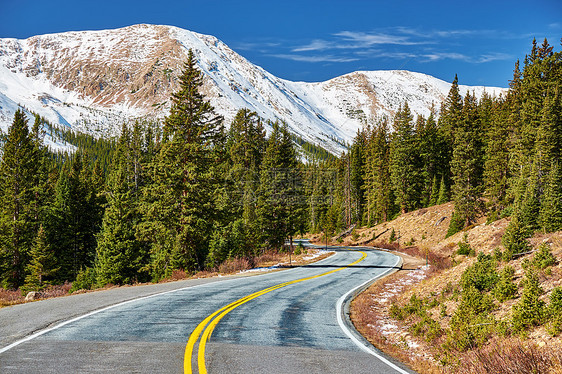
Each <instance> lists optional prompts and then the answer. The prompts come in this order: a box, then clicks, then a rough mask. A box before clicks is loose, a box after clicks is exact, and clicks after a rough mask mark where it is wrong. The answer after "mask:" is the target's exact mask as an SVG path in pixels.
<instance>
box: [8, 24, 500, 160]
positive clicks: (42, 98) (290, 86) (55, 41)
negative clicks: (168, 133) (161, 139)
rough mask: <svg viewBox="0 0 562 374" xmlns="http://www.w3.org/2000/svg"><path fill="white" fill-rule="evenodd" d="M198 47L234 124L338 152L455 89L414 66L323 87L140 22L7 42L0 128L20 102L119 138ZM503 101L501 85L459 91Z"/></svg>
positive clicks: (161, 111) (212, 90)
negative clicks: (259, 120)
mask: <svg viewBox="0 0 562 374" xmlns="http://www.w3.org/2000/svg"><path fill="white" fill-rule="evenodd" d="M189 49H192V50H193V52H194V54H195V56H196V59H197V64H198V67H199V69H200V70H201V71H202V72H203V74H204V86H203V91H204V92H203V93H204V94H205V95H206V96H207V98H208V99H209V100H210V101H211V104H212V105H213V106H214V107H215V109H216V111H217V112H218V113H219V114H222V115H223V116H224V117H225V121H226V124H227V125H228V124H229V123H230V121H231V120H232V118H234V115H235V114H236V111H237V110H238V109H241V108H248V109H251V110H253V111H256V112H257V113H258V114H259V115H260V116H261V117H263V118H264V119H266V120H271V121H275V120H283V121H285V122H287V124H288V126H289V130H290V131H291V132H292V133H294V134H296V135H298V136H300V137H301V138H303V139H305V140H307V141H309V142H311V143H313V144H317V145H322V146H324V147H325V148H327V149H328V150H329V151H331V152H332V153H340V152H341V151H343V150H344V149H345V147H344V146H343V145H342V144H344V143H346V142H348V143H349V142H351V139H352V138H353V136H355V134H356V133H357V130H359V129H360V128H362V127H363V126H364V125H366V124H373V123H375V122H376V120H377V118H380V117H383V116H388V117H391V116H392V115H393V113H394V112H395V111H396V110H397V109H398V107H399V105H401V104H402V103H403V102H404V101H405V100H406V101H408V103H409V105H410V108H411V109H412V112H413V113H414V114H421V115H425V116H427V115H428V114H429V112H430V108H431V106H432V105H434V106H438V105H439V104H440V102H441V101H442V100H443V99H444V97H445V96H446V94H447V92H448V90H449V88H450V85H451V84H450V83H448V82H445V81H442V80H439V79H437V78H434V77H431V76H428V75H425V74H422V73H414V72H409V71H406V70H385V71H357V72H352V73H349V74H345V75H342V76H339V77H335V78H332V79H330V80H328V81H325V82H292V81H288V80H284V79H282V78H279V77H276V76H274V75H273V74H271V73H269V72H267V71H266V70H265V69H263V68H262V67H260V66H256V65H254V64H252V63H251V62H249V61H248V60H247V59H245V58H244V57H242V56H241V55H239V54H237V53H236V52H234V51H233V50H232V49H230V48H229V47H228V46H227V45H226V44H225V43H223V42H222V41H220V40H219V39H218V38H216V37H214V36H212V35H204V34H199V33H196V32H192V31H188V30H184V29H181V28H178V27H175V26H163V25H148V24H139V25H132V26H127V27H124V28H119V29H114V30H96V31H71V32H65V33H55V34H46V35H38V36H33V37H30V38H27V39H13V38H9V39H0V128H1V129H3V131H6V129H7V127H8V126H9V124H10V123H11V121H12V118H13V113H14V112H15V110H16V109H17V107H18V105H22V106H24V107H25V108H27V109H28V110H29V111H30V112H31V111H33V112H35V113H38V114H40V115H42V116H44V117H45V118H47V120H49V121H50V122H52V123H54V124H58V125H63V126H67V127H70V128H73V129H76V130H79V131H82V132H86V133H91V134H93V135H96V136H111V135H115V134H117V133H118V131H119V129H120V127H121V123H122V122H123V121H133V120H135V119H139V118H148V119H152V120H159V119H161V118H163V117H164V116H165V115H166V114H167V112H168V109H169V97H170V94H171V93H172V92H173V91H174V90H175V89H176V88H177V77H178V75H179V73H180V72H181V68H182V66H183V63H184V61H185V59H186V54H187V51H188V50H189ZM460 89H461V92H462V93H463V94H464V93H465V92H466V91H467V90H473V91H474V92H475V94H476V96H477V97H481V95H482V94H483V92H485V91H486V92H488V93H489V94H491V95H493V96H495V95H499V94H501V93H502V92H504V91H505V89H502V88H496V87H482V86H474V87H469V86H461V87H460Z"/></svg>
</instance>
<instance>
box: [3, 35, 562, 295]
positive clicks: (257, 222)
mask: <svg viewBox="0 0 562 374" xmlns="http://www.w3.org/2000/svg"><path fill="white" fill-rule="evenodd" d="M561 59H562V53H560V52H554V51H553V48H552V47H551V46H550V45H549V44H548V42H547V41H546V40H545V42H544V43H543V44H542V45H540V46H539V45H537V43H536V42H535V41H533V46H532V50H531V53H530V54H529V55H527V56H526V58H525V60H524V65H523V68H522V69H520V66H519V63H517V64H516V67H515V71H514V77H513V80H512V81H511V82H510V89H509V91H508V93H507V94H506V95H504V96H500V97H491V96H490V95H487V94H484V95H483V96H482V97H481V98H480V99H479V100H477V98H476V97H475V95H474V94H473V93H471V92H468V93H467V94H466V95H465V96H464V97H462V96H461V94H460V92H459V86H458V79H457V77H455V79H454V81H453V84H452V86H451V89H450V92H449V94H448V96H447V98H446V99H445V101H444V102H443V103H442V104H441V107H440V108H439V112H437V109H436V108H433V110H432V114H431V115H430V116H429V117H427V118H424V117H422V116H418V117H417V118H414V116H413V115H412V113H411V111H410V109H409V106H408V103H407V102H405V103H403V104H402V105H401V107H400V108H399V110H398V111H397V112H396V114H395V116H394V117H393V118H392V119H389V118H382V119H380V120H379V121H378V122H377V123H376V124H374V125H372V126H367V127H366V128H364V129H363V130H361V131H359V132H358V133H357V136H356V137H355V139H354V140H353V142H352V144H350V145H349V146H348V151H347V152H345V153H343V154H342V155H340V156H339V157H333V156H331V155H329V154H328V153H327V152H326V151H324V150H323V149H321V148H320V147H318V146H314V145H312V144H310V143H307V142H305V141H304V140H302V139H299V138H295V137H294V136H292V135H291V134H290V133H289V131H288V129H287V126H286V125H285V124H283V123H278V122H276V123H270V124H269V125H270V126H271V128H272V131H271V133H270V135H269V137H267V136H266V133H265V129H264V125H265V123H264V120H263V119H261V118H260V117H259V116H258V115H257V114H256V113H255V112H251V111H250V110H247V109H242V110H240V111H239V112H238V113H237V115H236V117H235V118H234V120H233V122H232V123H231V124H230V127H229V130H228V131H227V130H226V129H225V128H224V121H223V119H222V117H220V116H218V115H217V114H216V113H215V111H214V108H213V107H212V106H211V105H210V103H209V102H208V101H207V100H206V99H205V97H204V96H203V95H202V94H201V93H200V91H199V88H200V87H201V85H202V73H201V72H200V71H199V70H198V69H197V68H196V62H195V58H194V56H193V54H192V53H190V54H189V56H188V60H187V63H186V64H185V67H184V70H183V72H182V75H181V76H180V78H179V79H180V89H179V90H178V91H177V92H176V93H174V94H173V95H172V97H171V101H172V106H171V109H170V113H169V115H168V116H167V117H166V118H165V119H164V123H163V125H162V126H158V125H155V124H149V123H134V124H132V125H126V124H124V125H123V126H122V129H121V134H120V137H119V138H118V139H115V140H103V139H99V140H95V139H93V138H91V137H90V138H89V137H88V136H86V135H77V134H73V133H69V134H67V135H64V134H59V136H60V137H61V138H63V139H64V140H65V141H68V142H70V143H73V142H74V143H75V144H76V143H79V144H78V145H79V147H78V150H77V151H76V152H74V153H71V154H55V153H52V152H51V151H49V150H48V149H47V148H46V147H45V146H44V144H43V141H42V137H43V135H44V134H43V133H42V128H45V126H47V127H48V126H50V125H48V124H45V121H44V120H43V119H41V118H39V117H36V119H35V123H34V124H33V126H31V130H30V129H29V126H28V124H27V119H26V116H25V114H24V112H23V111H22V110H18V111H17V112H16V114H15V116H14V121H13V124H12V126H11V127H10V129H9V132H8V134H6V135H4V137H3V141H2V144H3V145H2V159H1V164H0V260H1V262H0V282H1V286H2V287H5V288H18V287H21V288H22V289H24V290H37V289H41V288H43V287H45V286H46V285H48V284H52V283H61V282H64V281H74V282H75V283H76V284H77V285H78V286H82V287H91V286H96V285H98V286H103V285H105V284H109V283H111V284H124V283H133V282H136V281H149V280H153V281H157V280H160V279H162V278H166V277H169V276H171V275H172V273H173V272H174V271H176V270H184V271H187V272H192V271H197V270H202V269H214V268H216V267H217V266H218V265H220V263H221V262H223V261H225V260H227V259H230V258H237V257H252V256H256V255H259V254H260V253H261V252H262V251H264V250H266V249H275V250H279V249H282V248H283V246H284V244H285V242H286V241H287V240H288V241H290V240H291V239H292V237H293V236H294V235H295V234H297V233H305V232H323V233H324V235H328V236H331V235H333V234H334V233H336V232H337V231H339V230H341V229H343V228H345V227H348V226H350V225H351V224H354V223H355V224H359V225H364V226H373V225H375V224H377V223H380V222H384V221H387V220H391V219H393V218H394V217H396V216H397V215H399V214H403V213H406V212H409V211H412V210H414V209H419V208H423V207H428V206H431V205H435V204H441V203H444V202H448V201H451V200H452V201H453V202H454V204H455V210H454V215H453V218H452V219H451V224H450V227H449V233H448V234H449V235H452V234H454V233H456V232H458V231H460V230H463V229H465V228H466V227H468V226H470V225H472V224H474V223H475V222H476V220H477V219H478V217H480V216H482V215H483V214H486V215H487V216H488V220H489V221H492V220H495V219H499V218H502V217H508V216H511V223H510V225H509V227H508V229H507V232H506V235H505V236H504V245H505V246H506V248H507V249H508V251H509V253H512V254H516V253H520V252H522V251H524V250H525V248H526V245H527V242H526V240H525V239H526V238H527V237H529V236H530V235H532V234H533V233H534V232H536V231H537V230H543V231H556V230H560V229H562V177H561V171H560V166H559V160H560V152H561V149H562V119H561V118H560V117H561V110H560V85H561V82H562V73H561V72H562V69H561V66H562V64H561ZM391 128H392V130H391ZM50 131H51V133H52V132H53V130H52V128H51V130H50ZM297 146H298V147H297ZM78 286H77V287H78Z"/></svg>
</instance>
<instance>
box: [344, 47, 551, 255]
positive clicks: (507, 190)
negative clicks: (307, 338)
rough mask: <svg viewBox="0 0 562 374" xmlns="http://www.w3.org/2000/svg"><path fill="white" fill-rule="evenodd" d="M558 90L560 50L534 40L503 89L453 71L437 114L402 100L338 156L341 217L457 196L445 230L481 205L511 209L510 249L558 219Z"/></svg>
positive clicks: (474, 215) (384, 213) (377, 214)
mask: <svg viewBox="0 0 562 374" xmlns="http://www.w3.org/2000/svg"><path fill="white" fill-rule="evenodd" d="M561 90H562V53H561V52H554V51H553V47H552V46H550V45H549V44H548V42H547V40H545V41H544V42H543V44H542V45H538V44H537V42H536V41H535V40H534V41H533V44H532V49H531V52H530V54H528V55H527V56H526V57H525V59H524V64H523V67H522V69H521V67H520V63H519V62H517V63H516V65H515V69H514V75H513V79H512V80H511V81H510V88H509V91H508V92H507V93H506V94H505V95H501V96H499V97H491V96H490V95H488V94H486V93H484V94H483V95H482V97H481V98H480V99H479V100H478V99H477V98H476V97H475V95H474V93H472V92H467V93H466V95H464V97H463V96H461V94H460V92H459V86H458V78H457V77H456V76H455V79H454V81H453V84H452V86H451V89H450V91H449V93H448V95H447V97H446V99H445V100H444V101H443V103H442V104H441V107H440V110H439V113H438V114H439V117H438V119H436V117H437V116H436V115H437V113H436V110H435V108H434V109H433V111H432V114H430V115H429V117H427V118H424V117H423V116H418V117H417V118H414V116H413V115H412V113H411V111H410V109H409V107H408V103H407V102H405V103H403V105H402V106H401V107H400V108H399V110H398V111H397V112H396V114H395V116H394V118H392V120H389V119H387V118H383V119H381V120H380V121H378V123H377V124H376V125H375V126H372V127H366V128H365V129H363V130H362V131H359V132H358V134H357V136H356V137H355V139H354V141H353V143H352V144H351V145H350V147H349V151H348V152H347V153H346V154H344V155H343V156H342V157H341V158H340V159H339V162H340V163H341V164H343V165H341V166H340V167H341V168H343V169H344V170H345V172H344V173H343V175H342V176H341V179H342V182H341V183H340V184H341V185H342V186H343V188H341V189H340V194H341V195H342V198H341V199H340V207H339V208H338V209H337V210H338V211H339V212H340V221H339V227H340V228H341V227H344V226H347V225H349V224H351V223H352V222H357V223H360V224H363V225H367V226H372V225H374V224H377V223H380V222H384V221H386V220H389V219H392V218H394V217H395V216H397V215H398V214H402V213H406V212H409V211H412V210H415V209H420V208H424V207H428V206H432V205H435V204H441V203H445V202H448V201H451V200H452V201H453V202H454V206H455V208H454V214H453V217H452V219H451V223H450V227H449V230H448V234H447V235H453V234H455V233H456V232H459V231H461V230H463V229H465V228H467V227H469V226H470V225H473V224H474V223H475V222H476V220H477V219H478V218H479V217H482V216H483V215H486V216H487V218H488V221H489V222H490V221H494V220H496V219H499V218H503V217H511V221H510V225H509V228H508V230H507V232H506V235H505V237H504V240H503V241H504V245H505V246H506V248H507V249H508V251H509V252H510V253H512V254H516V253H521V252H524V251H525V249H526V247H527V245H528V244H527V241H526V240H525V239H526V238H528V237H529V236H531V235H532V234H533V233H535V232H536V231H539V230H540V231H543V232H552V231H557V230H560V229H562V179H561V170H560V156H561V152H562V118H561V116H562V110H561V106H560V105H561V103H560V96H561V94H562V92H561ZM391 127H392V131H391V130H390V128H391Z"/></svg>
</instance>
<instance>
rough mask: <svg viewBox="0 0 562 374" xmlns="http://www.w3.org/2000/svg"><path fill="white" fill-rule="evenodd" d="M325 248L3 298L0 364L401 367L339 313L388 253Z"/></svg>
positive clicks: (32, 368) (382, 269)
mask: <svg viewBox="0 0 562 374" xmlns="http://www.w3.org/2000/svg"><path fill="white" fill-rule="evenodd" d="M331 249H333V250H335V251H336V254H335V255H334V256H331V257H329V258H327V259H325V260H322V261H320V262H317V263H314V264H311V265H307V266H303V267H298V268H294V269H290V270H285V271H278V272H273V273H267V274H263V275H258V276H246V277H240V276H235V277H228V278H227V277H224V278H213V279H206V280H192V281H184V282H174V283H170V284H164V285H153V286H144V288H142V287H130V288H124V289H118V290H112V291H104V292H96V293H91V294H86V295H77V296H76V297H74V296H70V297H65V298H60V299H52V300H45V301H41V302H36V303H30V304H23V305H17V306H13V307H8V308H2V309H0V373H96V372H119V373H182V372H185V373H190V372H193V373H206V372H209V373H306V374H311V373H410V372H411V371H410V370H408V369H406V368H404V367H403V366H401V365H400V364H398V363H396V362H394V361H392V360H391V359H389V358H388V357H385V356H384V355H383V354H381V353H380V352H378V351H376V350H374V349H373V348H372V347H370V346H369V345H368V344H365V342H364V340H363V339H362V338H361V337H360V336H358V335H357V333H355V332H354V330H353V329H352V328H350V327H349V323H348V321H346V320H347V316H346V314H345V308H346V306H347V303H346V302H347V301H348V300H349V299H351V297H352V291H353V290H354V289H355V288H357V287H359V286H361V285H363V284H365V283H366V282H369V280H371V279H373V278H377V277H380V276H382V275H384V274H387V273H389V272H390V271H392V270H393V269H394V268H396V266H398V264H399V258H397V256H395V255H392V254H389V253H387V252H381V251H376V250H372V249H367V248H361V249H358V248H353V249H352V250H347V249H344V248H333V247H331ZM159 286H160V287H159ZM112 292H113V295H112V296H111V295H110V296H108V294H111V293H112ZM92 300H94V301H92ZM100 308H101V309H100ZM63 315H66V318H63V317H62V316H63ZM208 316H209V318H206V317H208ZM71 317H74V318H71ZM36 330H37V331H36ZM24 335H25V337H24Z"/></svg>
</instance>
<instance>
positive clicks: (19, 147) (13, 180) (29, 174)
mask: <svg viewBox="0 0 562 374" xmlns="http://www.w3.org/2000/svg"><path fill="white" fill-rule="evenodd" d="M37 166H38V158H37V152H36V149H35V146H34V143H33V139H32V137H31V136H30V133H29V129H28V125H27V119H26V118H25V113H24V112H23V110H21V109H18V110H17V111H16V113H15V115H14V121H13V123H12V126H11V127H10V129H9V131H8V135H7V137H6V141H5V144H4V147H3V152H2V160H1V164H0V260H1V261H0V264H1V265H0V281H1V284H2V286H3V287H6V288H17V287H19V286H21V285H22V284H23V282H24V279H25V267H26V265H27V263H28V261H29V251H30V248H31V245H32V242H33V239H34V238H35V235H36V230H37V226H36V222H37V213H36V206H37V204H36V195H35V192H36V185H35V183H36V174H37Z"/></svg>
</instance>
